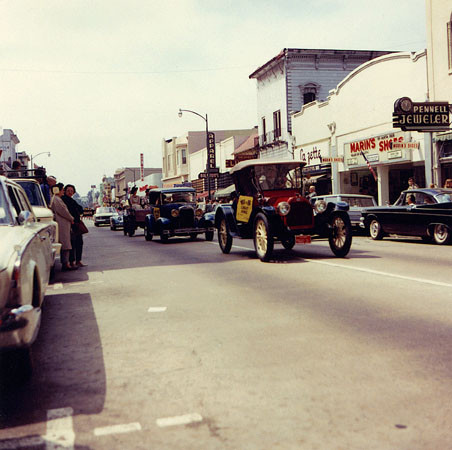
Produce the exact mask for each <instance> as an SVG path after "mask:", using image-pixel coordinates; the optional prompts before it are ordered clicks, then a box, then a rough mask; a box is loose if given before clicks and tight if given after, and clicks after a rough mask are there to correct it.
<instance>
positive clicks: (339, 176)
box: [292, 52, 432, 204]
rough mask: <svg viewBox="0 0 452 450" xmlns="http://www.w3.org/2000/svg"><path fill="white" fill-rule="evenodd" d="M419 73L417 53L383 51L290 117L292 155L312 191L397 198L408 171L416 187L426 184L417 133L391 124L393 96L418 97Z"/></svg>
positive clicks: (421, 95)
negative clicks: (304, 171)
mask: <svg viewBox="0 0 452 450" xmlns="http://www.w3.org/2000/svg"><path fill="white" fill-rule="evenodd" d="M426 73H427V71H426V53H425V52H422V53H418V54H413V53H408V52H407V53H392V54H387V55H384V56H381V57H379V58H376V59H373V60H371V61H369V62H367V63H365V64H363V65H361V66H359V67H358V68H356V69H355V70H354V71H353V72H351V73H350V74H349V75H348V76H347V77H346V78H345V79H344V80H342V81H341V82H340V83H339V84H338V85H337V87H336V88H335V89H334V90H332V91H331V92H330V95H329V97H328V99H327V100H326V101H324V102H318V101H316V102H314V103H310V104H308V105H305V106H304V107H303V108H302V110H301V111H300V112H298V113H295V114H293V116H292V124H293V135H294V138H295V156H296V157H301V158H303V159H305V160H306V162H307V169H308V171H309V170H310V172H311V173H312V175H313V176H312V181H313V182H316V183H318V187H320V189H317V193H322V194H324V193H328V192H333V193H370V194H371V195H374V196H375V198H377V199H378V202H379V203H380V204H384V203H386V202H393V201H395V200H396V199H397V197H398V195H399V194H400V191H401V190H403V189H405V188H407V186H408V184H407V181H408V178H409V177H411V176H414V177H415V179H416V181H417V184H418V185H420V186H425V185H426V184H429V183H431V174H432V161H431V157H430V156H429V155H431V150H430V149H429V147H428V146H427V152H426V151H425V146H424V133H418V132H403V131H400V129H398V128H393V125H392V113H393V111H394V102H395V100H397V99H398V98H400V97H404V96H406V97H410V98H411V99H412V100H413V101H414V102H423V101H425V98H426V93H427V79H426ZM395 143H397V144H402V143H403V144H408V143H409V145H399V148H395V147H396V146H395V145H393V144H395ZM402 147H406V148H402ZM408 147H409V148H408ZM363 154H364V155H365V156H366V158H367V160H368V161H369V163H370V164H371V165H372V167H373V168H374V172H375V174H376V175H377V180H376V181H375V180H374V177H373V175H372V173H371V172H370V171H369V168H368V166H367V163H366V160H365V159H364V157H363ZM330 165H331V166H330ZM330 177H331V178H330Z"/></svg>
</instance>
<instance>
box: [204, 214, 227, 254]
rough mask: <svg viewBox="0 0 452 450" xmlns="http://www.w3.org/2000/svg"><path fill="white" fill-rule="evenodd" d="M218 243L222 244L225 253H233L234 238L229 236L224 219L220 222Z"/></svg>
mask: <svg viewBox="0 0 452 450" xmlns="http://www.w3.org/2000/svg"><path fill="white" fill-rule="evenodd" d="M206 239H207V237H206ZM218 243H219V244H220V248H221V251H222V252H223V253H229V252H230V251H231V247H232V236H231V235H230V234H229V230H228V226H227V224H226V219H225V218H224V217H223V218H222V219H221V220H220V225H219V227H218Z"/></svg>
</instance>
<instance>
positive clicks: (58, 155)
mask: <svg viewBox="0 0 452 450" xmlns="http://www.w3.org/2000/svg"><path fill="white" fill-rule="evenodd" d="M0 24H1V26H0V58H1V59H0V99H1V100H0V105H1V109H0V126H1V127H2V128H10V129H12V130H13V131H14V132H15V133H16V134H17V136H18V137H19V139H20V141H21V142H20V144H19V145H18V147H17V150H18V151H26V152H27V153H28V154H32V155H37V154H38V153H40V152H43V151H49V152H50V153H51V156H50V157H47V155H40V156H38V157H37V158H36V159H35V162H36V163H38V164H42V165H45V166H46V167H47V168H48V173H50V174H53V175H55V176H56V177H57V178H58V180H59V181H62V182H64V183H72V184H75V185H76V187H77V188H78V191H79V193H80V194H82V195H84V194H86V192H87V191H88V190H89V188H90V185H91V184H96V185H98V184H99V183H100V181H101V178H102V176H103V175H104V174H106V175H107V176H113V174H114V172H115V170H116V169H117V168H119V167H124V166H139V157H140V153H144V162H145V166H146V167H161V165H162V162H161V142H162V139H163V138H170V137H173V136H178V135H181V134H184V133H185V132H187V131H189V130H190V131H195V130H203V129H204V122H203V121H202V120H201V119H200V118H198V117H196V116H193V115H189V114H185V115H184V116H183V117H182V118H178V115H177V112H178V110H179V108H185V109H191V110H195V111H197V112H199V113H201V114H205V113H207V114H208V117H209V128H210V129H234V128H250V127H253V126H254V125H257V112H256V84H255V83H256V81H255V80H250V79H249V78H248V76H249V75H250V74H251V73H252V72H253V71H254V70H255V69H256V68H257V67H259V66H261V65H262V64H264V63H265V62H267V61H268V60H269V59H271V58H272V57H274V56H276V55H277V54H278V53H279V52H280V51H281V50H282V49H283V48H318V49H320V48H328V49H355V50H394V51H406V50H409V51H419V50H423V49H424V48H425V47H426V40H425V0H398V1H394V0H378V1H375V0H347V1H345V0H336V1H333V0H275V1H273V0H259V1H257V0H252V1H250V0H238V1H230V0H229V1H228V0H222V1H217V0H174V1H172V0H164V1H160V0H159V1H155V0H0Z"/></svg>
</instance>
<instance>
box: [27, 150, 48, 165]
mask: <svg viewBox="0 0 452 450" xmlns="http://www.w3.org/2000/svg"><path fill="white" fill-rule="evenodd" d="M44 153H47V155H48V156H50V152H41V153H38V154H37V155H35V156H33V155H30V166H31V168H32V169H33V158H35V159H36V158H37V157H38V156H39V155H43V154H44Z"/></svg>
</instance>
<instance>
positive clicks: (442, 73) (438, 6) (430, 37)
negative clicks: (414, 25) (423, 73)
mask: <svg viewBox="0 0 452 450" xmlns="http://www.w3.org/2000/svg"><path fill="white" fill-rule="evenodd" d="M426 21H427V24H426V25H427V55H428V88H429V98H430V101H433V102H440V101H447V102H448V103H452V0H426ZM434 141H435V145H434V154H433V155H434V156H433V159H434V161H435V167H434V169H435V170H434V175H435V182H436V183H437V184H438V185H440V186H442V185H443V184H444V181H445V180H446V179H447V178H452V133H451V132H447V133H437V134H436V135H435V138H434Z"/></svg>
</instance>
